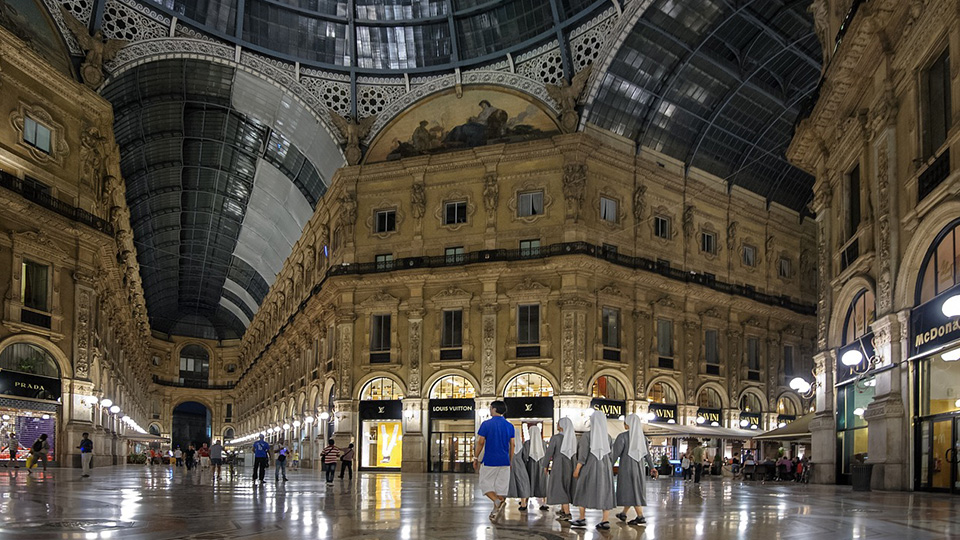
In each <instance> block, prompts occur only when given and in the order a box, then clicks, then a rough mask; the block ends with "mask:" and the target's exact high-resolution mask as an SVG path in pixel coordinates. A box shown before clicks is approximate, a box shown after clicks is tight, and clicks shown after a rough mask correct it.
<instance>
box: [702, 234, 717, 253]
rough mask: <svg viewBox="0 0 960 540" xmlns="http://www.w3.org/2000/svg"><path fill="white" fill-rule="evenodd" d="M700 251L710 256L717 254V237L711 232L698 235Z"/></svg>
mask: <svg viewBox="0 0 960 540" xmlns="http://www.w3.org/2000/svg"><path fill="white" fill-rule="evenodd" d="M700 251H702V252H704V253H709V254H711V255H716V254H717V235H715V234H713V233H711V232H705V233H701V234H700Z"/></svg>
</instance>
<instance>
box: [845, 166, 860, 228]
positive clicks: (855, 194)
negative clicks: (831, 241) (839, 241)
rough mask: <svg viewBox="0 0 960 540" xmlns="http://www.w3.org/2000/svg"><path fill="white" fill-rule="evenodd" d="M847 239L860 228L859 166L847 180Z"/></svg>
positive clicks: (851, 172)
mask: <svg viewBox="0 0 960 540" xmlns="http://www.w3.org/2000/svg"><path fill="white" fill-rule="evenodd" d="M847 188H848V190H847V199H848V204H849V207H848V208H847V227H848V231H847V238H851V237H853V235H854V234H856V233H857V229H859V228H860V165H859V164H858V165H857V166H856V167H854V168H853V170H851V171H850V176H849V177H848V178H847Z"/></svg>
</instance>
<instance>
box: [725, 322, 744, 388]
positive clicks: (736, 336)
mask: <svg viewBox="0 0 960 540" xmlns="http://www.w3.org/2000/svg"><path fill="white" fill-rule="evenodd" d="M742 339H743V332H741V331H740V329H739V328H732V329H730V330H728V331H727V348H728V349H729V350H730V361H729V366H730V369H729V370H728V374H727V375H728V376H729V377H730V386H729V388H730V395H731V396H736V395H739V394H740V371H741V370H742V369H743V358H742V357H741V356H740V345H741V340H742Z"/></svg>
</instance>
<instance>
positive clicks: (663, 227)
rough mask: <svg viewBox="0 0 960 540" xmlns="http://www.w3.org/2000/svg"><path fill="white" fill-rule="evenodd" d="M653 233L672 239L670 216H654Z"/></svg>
mask: <svg viewBox="0 0 960 540" xmlns="http://www.w3.org/2000/svg"><path fill="white" fill-rule="evenodd" d="M653 234H654V235H656V237H657V238H663V239H666V240H669V239H670V218H668V217H666V216H653Z"/></svg>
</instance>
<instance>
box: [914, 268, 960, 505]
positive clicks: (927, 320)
mask: <svg viewBox="0 0 960 540" xmlns="http://www.w3.org/2000/svg"><path fill="white" fill-rule="evenodd" d="M951 302H952V303H956V304H957V305H960V285H957V286H953V287H951V288H949V289H946V290H945V291H944V292H943V293H942V294H941V295H938V296H937V297H936V298H935V299H933V300H931V301H929V302H927V303H926V304H923V305H921V306H918V307H917V308H915V309H914V310H913V312H912V313H911V320H910V323H911V324H910V353H911V354H910V357H911V359H912V361H913V362H914V364H915V368H914V370H913V371H914V376H915V378H916V388H917V392H916V400H915V407H916V408H917V411H916V418H917V420H916V423H915V425H914V429H915V436H914V443H915V455H916V456H917V460H916V467H915V480H914V485H915V487H916V489H918V490H923V491H938V492H944V493H953V494H960V465H958V460H960V391H958V389H960V313H958V311H960V309H958V308H956V307H951ZM948 314H949V315H951V316H948Z"/></svg>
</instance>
